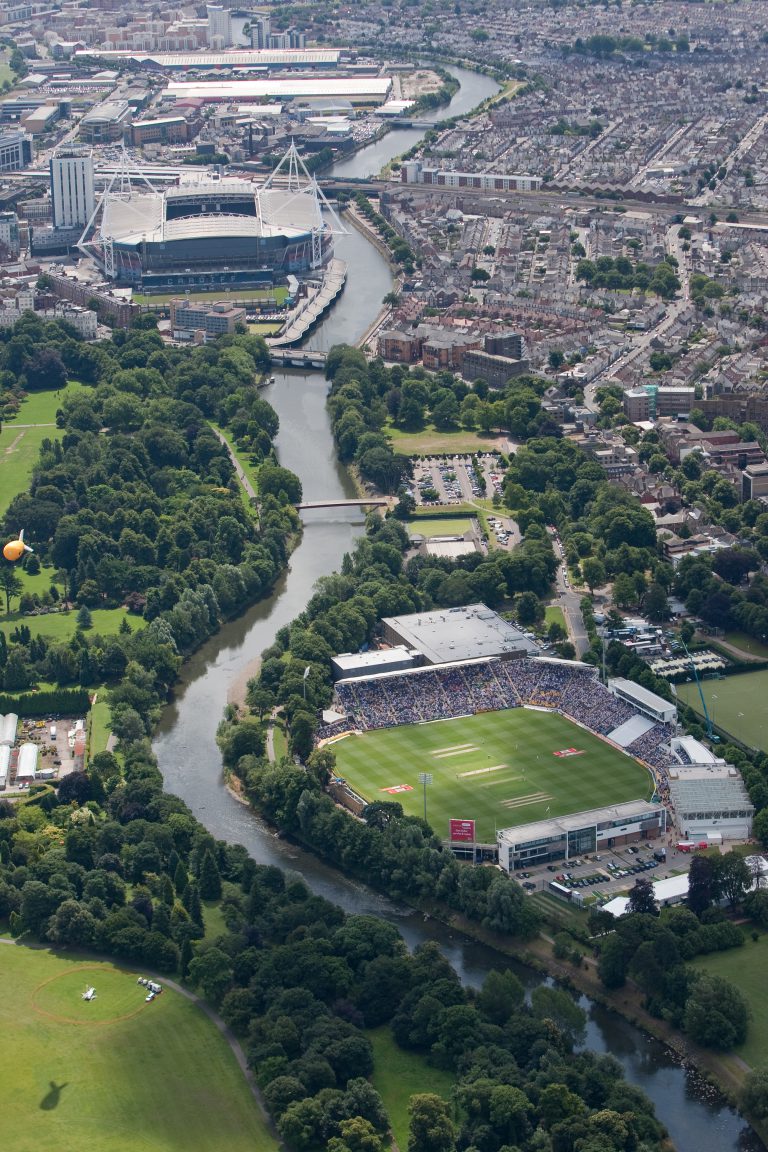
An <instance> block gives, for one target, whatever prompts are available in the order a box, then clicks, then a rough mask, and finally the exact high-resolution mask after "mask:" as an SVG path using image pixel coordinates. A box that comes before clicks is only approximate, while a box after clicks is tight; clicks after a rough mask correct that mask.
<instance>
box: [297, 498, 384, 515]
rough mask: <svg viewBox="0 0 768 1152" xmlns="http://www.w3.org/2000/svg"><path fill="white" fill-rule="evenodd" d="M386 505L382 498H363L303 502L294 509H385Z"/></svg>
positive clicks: (301, 510) (302, 510)
mask: <svg viewBox="0 0 768 1152" xmlns="http://www.w3.org/2000/svg"><path fill="white" fill-rule="evenodd" d="M388 504H389V500H387V499H386V497H384V496H363V497H362V498H361V499H360V500H305V502H304V503H303V504H297V505H296V509H297V511H299V512H305V511H307V510H308V509H312V508H371V507H375V508H386V507H387V505H388Z"/></svg>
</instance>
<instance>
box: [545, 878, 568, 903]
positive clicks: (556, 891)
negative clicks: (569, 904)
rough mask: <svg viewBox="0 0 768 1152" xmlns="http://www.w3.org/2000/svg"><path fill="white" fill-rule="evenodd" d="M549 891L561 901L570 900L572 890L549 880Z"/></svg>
mask: <svg viewBox="0 0 768 1152" xmlns="http://www.w3.org/2000/svg"><path fill="white" fill-rule="evenodd" d="M549 890H550V892H552V893H553V895H555V896H557V897H559V898H560V899H561V900H572V899H573V890H572V889H571V888H566V886H565V884H560V883H559V882H558V881H557V880H550V882H549Z"/></svg>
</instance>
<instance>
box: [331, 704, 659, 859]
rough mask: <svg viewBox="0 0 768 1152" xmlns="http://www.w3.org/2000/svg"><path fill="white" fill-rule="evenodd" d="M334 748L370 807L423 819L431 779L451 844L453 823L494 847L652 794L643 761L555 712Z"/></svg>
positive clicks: (392, 733) (435, 813)
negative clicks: (507, 833)
mask: <svg viewBox="0 0 768 1152" xmlns="http://www.w3.org/2000/svg"><path fill="white" fill-rule="evenodd" d="M332 748H333V751H334V752H335V754H336V764H337V770H338V773H339V775H340V776H343V777H344V778H345V779H346V780H347V781H348V782H349V784H350V785H351V786H352V787H353V788H354V789H355V790H356V791H357V792H359V793H360V794H361V795H362V796H364V797H365V799H366V800H368V801H369V802H371V803H372V802H373V801H375V800H396V801H398V802H399V803H401V804H402V806H403V809H404V811H405V812H407V813H408V814H410V815H415V816H420V815H423V812H424V794H423V787H422V785H421V784H420V783H419V779H418V777H419V773H420V772H428V773H431V774H432V783H431V784H429V785H428V787H427V817H428V819H429V823H430V824H431V826H432V827H433V828H434V829H435V831H436V832H437V833H438V835H440V836H447V835H448V821H449V819H458V820H475V821H476V822H477V825H476V836H477V839H478V840H480V841H483V842H485V843H490V842H492V841H493V840H495V832H496V829H497V828H508V827H510V826H511V825H513V824H527V823H529V822H530V821H533V820H541V819H544V818H545V817H546V816H547V815H550V816H564V815H566V814H567V813H569V812H581V811H584V810H585V809H588V808H598V807H601V806H603V805H606V804H618V803H622V802H624V801H627V800H640V799H648V798H650V796H651V795H652V792H653V785H652V783H651V778H650V775H649V773H648V772H647V770H646V769H645V768H643V767H642V765H640V764H638V763H637V761H636V760H633V759H632V758H631V757H629V756H626V755H624V754H623V753H622V752H618V751H617V750H616V749H615V748H612V747H611V746H610V745H609V744H606V743H605V742H604V741H603V740H600V739H599V738H598V737H597V736H593V735H592V734H591V733H589V732H585V731H584V729H583V728H579V727H578V726H577V725H576V724H572V723H571V721H570V720H566V719H565V718H564V717H563V716H560V715H558V714H556V713H554V712H536V711H532V710H530V709H524V708H513V709H510V710H509V711H505V712H483V713H481V714H479V715H477V716H469V717H463V718H461V719H458V720H441V721H439V722H437V723H434V724H408V725H403V726H401V727H399V728H387V729H383V730H379V731H376V732H366V733H364V734H363V735H362V736H347V737H345V738H344V739H343V740H339V741H338V742H336V743H334V744H333V745H332ZM557 753H566V754H565V755H557ZM547 810H549V811H548V812H547Z"/></svg>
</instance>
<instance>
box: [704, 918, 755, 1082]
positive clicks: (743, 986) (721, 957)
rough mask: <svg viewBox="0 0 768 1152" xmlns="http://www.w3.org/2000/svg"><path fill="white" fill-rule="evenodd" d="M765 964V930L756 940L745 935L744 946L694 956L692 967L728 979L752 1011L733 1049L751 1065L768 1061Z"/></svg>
mask: <svg viewBox="0 0 768 1152" xmlns="http://www.w3.org/2000/svg"><path fill="white" fill-rule="evenodd" d="M750 931H751V928H750ZM766 964H768V935H766V934H765V933H764V932H761V933H760V939H759V940H758V941H757V943H755V942H754V941H752V940H751V939H749V938H747V940H746V942H745V944H744V947H743V948H730V949H728V951H727V952H711V953H710V954H709V956H697V957H696V960H695V961H694V967H695V968H700V969H702V971H704V972H709V973H710V974H711V975H712V976H722V977H723V979H724V980H729V981H730V982H731V983H732V984H735V985H736V987H737V988H739V989H740V990H741V992H743V993H744V995H745V997H746V998H747V1000H748V1002H749V1007H750V1011H751V1013H752V1018H751V1020H750V1021H749V1030H748V1032H747V1039H746V1041H745V1043H744V1044H742V1045H741V1047H740V1048H734V1052H735V1054H736V1055H737V1056H740V1057H741V1058H742V1060H746V1062H747V1064H751V1065H752V1067H753V1068H754V1067H756V1066H757V1065H759V1064H765V1063H766V1061H768V998H766V995H765V969H766Z"/></svg>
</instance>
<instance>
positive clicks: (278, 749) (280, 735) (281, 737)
mask: <svg viewBox="0 0 768 1152" xmlns="http://www.w3.org/2000/svg"><path fill="white" fill-rule="evenodd" d="M273 740H274V743H275V760H282V758H283V756H287V755H288V740H287V738H286V735H285V728H284V727H283V725H282V724H281V723H280V721H279V720H278V721H277V722H276V723H275V725H274V733H273Z"/></svg>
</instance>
